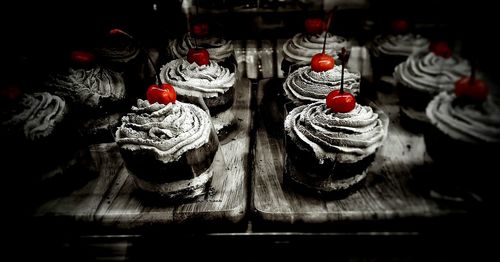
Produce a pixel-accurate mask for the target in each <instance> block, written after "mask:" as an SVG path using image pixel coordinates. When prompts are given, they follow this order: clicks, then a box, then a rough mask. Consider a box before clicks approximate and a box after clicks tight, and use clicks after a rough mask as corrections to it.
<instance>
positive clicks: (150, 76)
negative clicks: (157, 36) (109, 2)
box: [95, 29, 157, 101]
mask: <svg viewBox="0 0 500 262" xmlns="http://www.w3.org/2000/svg"><path fill="white" fill-rule="evenodd" d="M145 52H149V51H147V49H145V48H142V47H141V46H140V45H139V43H138V42H137V41H136V40H135V39H134V38H132V37H131V36H130V35H128V34H126V33H123V31H121V30H119V29H113V30H111V33H110V35H109V36H108V37H107V38H106V39H104V41H102V43H101V44H100V47H98V48H95V53H96V55H97V56H98V57H99V61H100V62H101V63H102V64H103V65H104V66H105V67H107V68H110V69H111V70H113V71H116V72H119V73H122V76H123V78H124V83H125V84H126V87H127V89H128V93H129V95H130V96H133V97H134V98H136V97H139V96H141V95H143V94H144V92H145V88H141V86H147V84H149V83H152V82H154V73H153V70H152V69H151V65H150V64H149V62H148V58H147V55H149V54H146V53H145ZM152 57H157V56H152ZM153 62H155V63H156V62H157V61H156V60H154V61H153ZM134 101H135V99H134Z"/></svg>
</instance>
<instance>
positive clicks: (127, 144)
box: [116, 99, 212, 163]
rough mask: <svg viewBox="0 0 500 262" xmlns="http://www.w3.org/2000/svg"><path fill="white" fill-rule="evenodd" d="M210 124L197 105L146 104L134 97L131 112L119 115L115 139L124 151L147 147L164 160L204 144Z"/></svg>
mask: <svg viewBox="0 0 500 262" xmlns="http://www.w3.org/2000/svg"><path fill="white" fill-rule="evenodd" d="M211 128H212V124H211V122H210V116H209V115H208V114H207V113H206V112H205V111H203V110H202V109H201V108H199V107H197V106H195V105H192V104H188V103H182V102H179V101H176V103H175V104H172V103H169V104H167V105H164V104H158V103H154V104H150V103H149V102H148V101H147V100H142V99H138V101H137V106H134V107H132V112H131V113H128V114H127V115H126V116H124V117H123V118H122V124H121V126H120V127H119V128H118V130H117V131H116V142H117V143H118V145H119V146H121V148H122V149H125V150H131V151H134V150H147V151H150V152H151V153H152V154H153V155H155V156H156V158H157V159H158V160H161V161H163V162H165V163H168V162H173V161H176V160H178V159H179V158H180V157H181V156H182V155H183V154H184V153H185V152H187V151H189V150H191V149H195V148H199V147H201V146H202V145H204V144H206V143H207V142H208V140H209V137H210V131H211Z"/></svg>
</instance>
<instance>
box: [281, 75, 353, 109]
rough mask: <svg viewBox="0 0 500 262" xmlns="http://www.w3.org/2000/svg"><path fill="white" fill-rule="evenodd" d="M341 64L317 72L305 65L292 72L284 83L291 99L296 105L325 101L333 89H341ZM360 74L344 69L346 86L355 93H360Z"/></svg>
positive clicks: (287, 94)
mask: <svg viewBox="0 0 500 262" xmlns="http://www.w3.org/2000/svg"><path fill="white" fill-rule="evenodd" d="M341 73H342V67H341V66H334V67H333V69H330V70H327V71H322V72H315V71H314V70H312V69H311V66H303V67H301V68H299V69H297V70H296V71H294V72H292V73H290V75H288V76H287V78H286V79H285V82H284V83H283V89H284V90H285V93H286V96H287V97H288V99H289V100H291V101H293V103H294V104H295V105H304V104H307V103H311V102H319V101H324V100H325V98H326V96H327V95H328V93H330V92H331V91H332V90H338V89H340V77H341ZM359 85H360V74H359V73H351V72H349V71H348V70H347V69H344V88H345V89H346V90H347V91H348V92H350V93H352V94H353V95H355V96H357V95H359Z"/></svg>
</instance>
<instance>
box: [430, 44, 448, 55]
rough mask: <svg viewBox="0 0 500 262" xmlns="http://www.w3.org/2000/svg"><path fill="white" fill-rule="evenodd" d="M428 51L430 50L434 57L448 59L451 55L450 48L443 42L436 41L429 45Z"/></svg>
mask: <svg viewBox="0 0 500 262" xmlns="http://www.w3.org/2000/svg"><path fill="white" fill-rule="evenodd" d="M429 50H431V51H432V52H433V53H434V54H435V55H437V56H441V57H444V58H450V57H451V55H452V52H451V49H450V46H449V45H448V43H447V42H445V41H436V42H433V43H431V45H430V47H429Z"/></svg>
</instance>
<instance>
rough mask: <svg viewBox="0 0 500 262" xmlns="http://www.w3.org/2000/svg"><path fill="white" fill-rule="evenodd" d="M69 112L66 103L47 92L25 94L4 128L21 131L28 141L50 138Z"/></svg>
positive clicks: (4, 123)
mask: <svg viewBox="0 0 500 262" xmlns="http://www.w3.org/2000/svg"><path fill="white" fill-rule="evenodd" d="M66 112H67V108H66V103H65V101H64V100H63V99H62V98H60V97H58V96H55V95H51V94H50V93H47V92H42V93H33V94H24V95H23V97H22V98H21V101H20V104H19V107H18V108H17V109H16V110H15V112H13V114H12V115H11V118H10V119H8V120H6V121H5V122H3V123H2V126H6V127H9V128H11V129H12V130H21V131H22V132H23V134H24V137H25V138H26V139H27V140H31V141H33V140H36V139H39V138H42V137H47V136H49V135H50V134H51V133H52V131H53V129H54V127H55V126H56V125H57V124H58V123H59V122H61V121H62V120H63V119H64V117H65V115H66Z"/></svg>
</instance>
